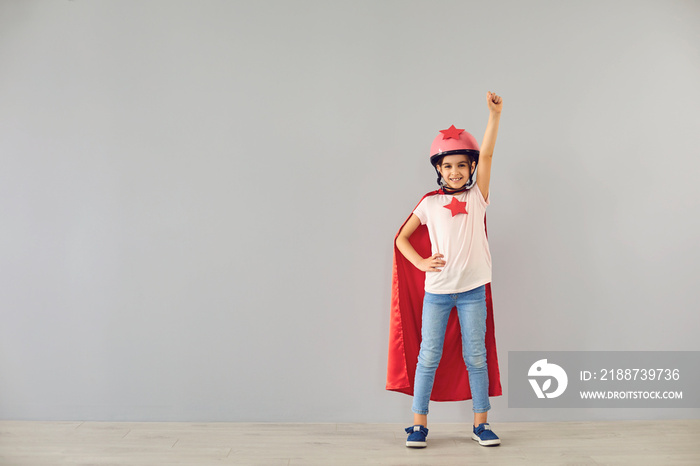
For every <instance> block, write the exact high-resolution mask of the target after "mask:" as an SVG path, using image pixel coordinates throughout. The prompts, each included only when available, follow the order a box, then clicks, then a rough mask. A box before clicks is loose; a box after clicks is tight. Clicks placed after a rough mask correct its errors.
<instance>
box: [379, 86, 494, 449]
mask: <svg viewBox="0 0 700 466" xmlns="http://www.w3.org/2000/svg"><path fill="white" fill-rule="evenodd" d="M486 100H487V103H488V108H489V110H490V116H489V121H488V125H487V127H486V134H485V135H484V140H483V141H482V146H481V151H479V145H478V143H477V142H476V139H474V137H473V136H472V135H471V134H469V133H467V132H466V131H464V130H462V129H458V128H455V127H454V125H452V126H451V127H450V128H449V129H446V130H441V131H440V133H441V134H440V135H438V136H437V137H436V138H435V140H434V141H433V144H432V147H431V154H430V161H431V163H432V164H433V166H434V167H435V170H436V172H437V174H438V184H440V185H441V189H439V190H438V191H434V192H432V193H428V194H426V195H425V196H424V197H423V199H422V200H421V202H420V203H419V204H418V206H417V207H416V208H415V210H414V211H413V214H412V215H411V216H410V217H409V219H408V220H407V221H406V223H404V225H403V227H402V228H401V230H400V231H399V233H398V235H397V237H396V242H395V246H396V248H397V249H398V250H399V251H400V253H401V255H402V256H403V257H401V258H399V257H396V256H398V255H395V260H394V283H393V289H392V310H393V311H394V310H395V309H398V311H396V312H393V313H392V337H393V338H392V340H393V341H392V343H391V344H392V345H393V348H392V347H390V355H389V359H390V361H389V372H388V377H387V389H390V390H397V391H402V392H404V393H410V392H411V387H410V386H406V385H408V384H407V382H408V379H409V377H410V374H409V371H408V369H409V368H412V367H413V366H412V364H415V363H413V362H412V361H411V360H410V356H409V355H410V354H411V353H413V354H415V346H416V342H415V341H413V340H416V339H417V338H412V337H411V335H410V329H411V325H413V327H414V328H416V327H418V325H417V322H416V320H418V319H420V323H421V324H420V352H419V354H418V358H417V359H418V363H417V365H416V366H415V375H414V379H413V380H414V384H413V406H412V411H413V413H414V414H413V424H414V425H413V426H412V427H408V428H407V429H406V433H407V434H409V436H408V440H407V441H406V446H408V447H418V448H422V447H425V446H426V436H427V434H428V429H427V425H428V418H427V415H428V402H429V400H430V399H431V398H432V399H434V400H438V401H448V400H449V401H451V400H457V399H469V398H470V397H472V396H473V398H472V401H473V411H474V426H473V429H472V430H473V433H472V439H474V440H476V441H478V442H479V444H480V445H486V446H493V445H499V444H500V439H499V438H498V436H497V435H496V434H495V433H494V432H493V431H492V430H491V427H490V426H489V424H488V422H487V413H488V410H489V409H491V405H490V403H489V393H491V395H492V396H497V395H501V386H500V377H499V373H498V361H497V359H496V349H495V338H494V336H493V316H492V307H491V293H490V291H491V289H490V282H491V254H490V251H489V246H488V240H487V236H486V225H485V211H486V207H487V206H488V205H489V201H488V199H489V181H490V177H491V160H492V156H493V149H494V146H495V143H496V135H497V133H498V124H499V120H500V115H501V109H502V107H503V100H502V98H501V97H500V96H498V95H496V94H494V93H491V92H488V93H487V96H486ZM426 228H427V235H426V234H425V229H426ZM414 233H415V234H414ZM425 236H427V239H425V240H424V239H421V238H423V237H425ZM428 240H429V245H430V249H427V248H426V247H425V245H424V244H428V242H427V241H428ZM418 249H420V250H421V252H419V251H418ZM425 256H428V257H425ZM406 260H407V261H409V262H410V263H411V264H412V265H413V266H414V267H415V268H413V269H412V270H409V269H411V267H410V266H405V265H404V266H402V265H401V264H403V263H405V261H406ZM416 269H417V270H416ZM423 272H424V274H423ZM416 274H421V275H416ZM420 276H424V283H420V285H419V286H421V288H422V286H423V285H424V295H423V298H422V301H423V305H422V315H415V309H416V308H418V307H419V306H416V303H417V302H418V301H419V299H420V293H419V292H417V291H416V290H411V289H406V288H407V286H406V284H405V283H406V282H409V283H411V284H418V283H419V280H418V279H417V277H420ZM411 288H416V286H412V287H411ZM419 291H423V290H419ZM407 307H408V308H413V309H414V311H413V313H414V315H413V316H411V315H410V311H409V313H408V314H407V311H406V310H405V309H406V308H407ZM454 307H456V308H457V316H458V319H459V325H458V324H457V322H456V321H455V318H454V316H453V317H452V318H450V315H451V314H452V312H451V310H452V309H453V308H454ZM460 330H461V332H460ZM414 332H415V329H414ZM446 335H447V336H446ZM460 337H461V338H460ZM460 343H461V347H462V350H461V351H457V350H458V348H459V346H460ZM448 345H449V348H448ZM443 346H444V347H446V348H447V349H448V351H446V352H445V357H443ZM411 350H414V351H413V352H412V351H411ZM460 352H461V353H462V354H461V355H459V359H460V360H459V362H457V359H456V358H455V355H456V354H458V353H460ZM397 355H402V356H403V357H398V356H397ZM404 357H405V359H404ZM462 358H463V360H464V364H462V362H461V359H462ZM441 359H442V361H441ZM414 360H415V359H414ZM487 360H488V364H487ZM438 365H439V366H440V368H439V369H438ZM465 365H466V369H467V374H464V368H465ZM436 371H437V376H436ZM438 379H439V380H438ZM467 379H468V382H467ZM438 382H439V383H438ZM490 382H491V387H490ZM438 389H439V390H440V393H439V394H436V393H435V391H437V390H438ZM465 392H466V393H465Z"/></svg>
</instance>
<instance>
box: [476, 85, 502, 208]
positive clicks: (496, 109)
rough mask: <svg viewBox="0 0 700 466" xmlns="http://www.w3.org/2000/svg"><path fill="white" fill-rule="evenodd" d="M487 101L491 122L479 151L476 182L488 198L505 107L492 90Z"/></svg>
mask: <svg viewBox="0 0 700 466" xmlns="http://www.w3.org/2000/svg"><path fill="white" fill-rule="evenodd" d="M486 101H487V102H488V106H489V111H490V114H489V122H488V124H487V125H486V133H485V134H484V139H483V141H482V142H481V150H480V151H479V165H478V166H477V168H476V184H477V186H478V187H479V190H480V191H481V194H482V195H483V196H484V199H488V196H489V183H490V182H491V162H492V160H493V148H494V146H495V145H496V136H497V135H498V123H499V122H500V120H501V109H502V108H503V99H502V98H501V97H500V96H498V95H496V94H493V93H491V92H489V93H488V94H487V95H486Z"/></svg>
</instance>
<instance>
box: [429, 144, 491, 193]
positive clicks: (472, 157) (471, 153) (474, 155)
mask: <svg viewBox="0 0 700 466" xmlns="http://www.w3.org/2000/svg"><path fill="white" fill-rule="evenodd" d="M457 154H464V155H466V156H467V160H468V161H469V167H470V170H471V165H472V163H474V162H476V163H477V164H478V163H479V151H478V150H466V149H465V150H451V151H447V152H443V153H441V154H435V155H433V156H432V157H430V163H432V164H433V167H434V168H435V172H436V173H437V184H438V186H442V184H440V179H441V178H442V175H440V171H439V170H438V168H437V167H438V165H442V159H444V158H445V156H448V155H457ZM474 171H476V170H474ZM471 176H474V173H473V172H472V174H471ZM471 176H470V177H469V178H470V180H471Z"/></svg>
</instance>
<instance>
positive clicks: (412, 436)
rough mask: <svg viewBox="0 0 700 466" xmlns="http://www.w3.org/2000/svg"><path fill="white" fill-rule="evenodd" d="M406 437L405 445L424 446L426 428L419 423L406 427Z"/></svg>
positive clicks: (425, 444) (412, 446) (426, 433)
mask: <svg viewBox="0 0 700 466" xmlns="http://www.w3.org/2000/svg"><path fill="white" fill-rule="evenodd" d="M406 433H407V434H408V439H407V440H406V446H407V447H411V448H425V447H427V446H428V444H427V443H426V442H425V437H427V436H428V428H427V427H423V426H421V425H415V426H411V427H406Z"/></svg>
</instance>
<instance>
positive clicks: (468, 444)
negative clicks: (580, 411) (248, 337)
mask: <svg viewBox="0 0 700 466" xmlns="http://www.w3.org/2000/svg"><path fill="white" fill-rule="evenodd" d="M404 427H405V426H403V425H399V424H330V423H329V424H286V423H282V424H276V423H223V422H222V423H187V422H42V421H0V464H2V465H7V466H25V465H26V466H44V465H52V466H54V465H80V466H87V465H99V466H112V465H114V466H116V465H119V466H123V465H125V464H128V465H135V466H148V465H151V466H152V465H190V466H193V465H233V464H235V465H271V466H276V465H285V466H292V465H294V466H296V465H306V466H312V465H346V464H347V465H350V464H352V465H358V464H363V465H364V464H366V465H422V464H427V463H429V464H431V465H437V466H439V465H454V464H457V463H462V462H464V461H467V460H468V461H474V462H478V463H480V464H488V465H509V466H510V465H629V464H635V465H647V464H649V465H651V464H654V465H659V464H673V465H698V464H700V442H698V439H700V420H670V421H614V422H611V421H606V422H511V423H508V422H503V423H495V424H492V427H493V429H494V432H496V433H497V434H498V435H499V436H500V437H501V439H502V444H501V446H498V447H488V448H487V447H482V446H480V445H478V444H477V442H475V441H473V440H471V431H470V426H469V425H467V424H433V425H430V426H429V427H430V434H429V435H428V448H425V449H409V448H406V447H405V444H404V442H405V439H406V434H405V433H404V431H403V428H404Z"/></svg>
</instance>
